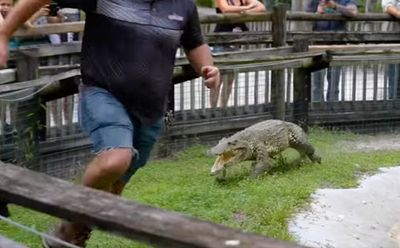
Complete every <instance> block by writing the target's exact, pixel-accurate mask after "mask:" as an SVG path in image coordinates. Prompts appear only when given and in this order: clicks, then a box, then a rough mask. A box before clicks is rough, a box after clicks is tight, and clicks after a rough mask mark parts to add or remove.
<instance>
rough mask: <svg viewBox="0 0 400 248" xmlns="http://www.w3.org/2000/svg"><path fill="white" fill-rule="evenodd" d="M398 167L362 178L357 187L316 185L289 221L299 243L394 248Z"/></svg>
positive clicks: (399, 201) (399, 217)
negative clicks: (337, 187)
mask: <svg viewBox="0 0 400 248" xmlns="http://www.w3.org/2000/svg"><path fill="white" fill-rule="evenodd" d="M399 223H400V167H392V168H383V169H381V170H380V171H379V172H378V173H377V174H375V175H373V176H369V177H366V178H363V179H362V180H361V181H360V185H359V187H358V188H352V189H320V190H318V191H317V192H316V193H315V194H314V195H313V196H312V201H311V203H310V206H309V208H307V209H305V210H304V211H302V212H300V213H299V214H298V215H296V216H295V217H294V219H293V220H292V221H291V222H290V223H289V231H290V232H291V233H292V234H294V235H295V236H296V237H297V239H298V242H299V243H300V244H303V245H306V246H309V247H324V248H339V247H340V248H342V247H343V248H398V247H400V246H399V244H398V242H396V240H397V241H398V240H399V239H400V224H399Z"/></svg>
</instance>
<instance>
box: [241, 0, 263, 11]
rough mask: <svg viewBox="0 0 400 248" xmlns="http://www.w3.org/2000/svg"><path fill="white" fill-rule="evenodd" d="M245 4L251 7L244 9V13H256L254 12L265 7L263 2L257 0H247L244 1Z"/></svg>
mask: <svg viewBox="0 0 400 248" xmlns="http://www.w3.org/2000/svg"><path fill="white" fill-rule="evenodd" d="M246 3H247V5H250V6H253V8H251V9H249V10H245V11H244V12H245V13H256V12H265V11H266V8H265V6H264V4H262V3H261V2H259V1H258V0H247V1H246Z"/></svg>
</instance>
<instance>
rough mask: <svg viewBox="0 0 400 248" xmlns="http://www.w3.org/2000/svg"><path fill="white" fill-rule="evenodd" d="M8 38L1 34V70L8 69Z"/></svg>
mask: <svg viewBox="0 0 400 248" xmlns="http://www.w3.org/2000/svg"><path fill="white" fill-rule="evenodd" d="M7 60H8V38H7V37H5V36H4V35H2V34H1V33H0V69H1V68H5V67H7Z"/></svg>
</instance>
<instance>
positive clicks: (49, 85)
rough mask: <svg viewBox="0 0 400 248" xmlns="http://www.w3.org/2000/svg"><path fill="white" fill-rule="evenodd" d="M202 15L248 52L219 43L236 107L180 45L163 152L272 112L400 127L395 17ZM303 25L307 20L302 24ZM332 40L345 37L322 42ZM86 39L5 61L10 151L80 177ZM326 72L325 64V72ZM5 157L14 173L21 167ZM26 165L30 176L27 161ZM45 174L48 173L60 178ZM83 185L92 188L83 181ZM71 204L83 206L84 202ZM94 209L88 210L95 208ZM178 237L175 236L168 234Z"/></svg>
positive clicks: (308, 121)
mask: <svg viewBox="0 0 400 248" xmlns="http://www.w3.org/2000/svg"><path fill="white" fill-rule="evenodd" d="M316 20H346V21H348V26H349V29H348V30H352V31H344V32H329V31H327V32H311V31H310V30H309V27H310V26H309V25H307V23H310V22H312V21H316ZM240 21H246V22H249V27H250V31H249V32H246V33H242V32H239V33H213V32H212V30H213V27H214V25H215V23H217V22H220V23H223V22H240ZM201 22H202V28H203V30H204V32H205V37H206V39H207V41H208V43H209V44H210V45H211V46H214V45H216V44H223V45H232V46H238V45H240V48H241V49H240V50H239V51H235V52H229V53H218V54H214V59H215V62H216V64H217V65H218V66H219V67H220V69H221V72H222V75H223V78H224V79H225V80H224V82H226V81H228V77H230V76H231V75H233V76H234V78H235V80H234V83H233V89H232V94H231V96H230V99H229V100H228V102H227V106H225V107H210V96H209V91H208V90H207V89H206V88H205V87H204V86H203V84H202V81H201V79H199V78H197V75H196V73H195V72H194V71H193V70H192V69H191V67H190V65H189V64H188V62H187V61H186V59H185V57H184V56H183V55H182V54H181V53H178V55H177V59H176V67H175V72H174V77H173V80H172V81H173V88H172V89H171V95H170V101H169V108H170V110H172V111H173V112H174V121H173V123H172V125H171V127H170V128H169V129H168V130H167V131H166V133H165V134H164V135H163V137H162V138H161V140H160V142H159V145H158V147H157V149H156V151H155V153H156V155H160V156H163V155H168V154H171V153H174V152H176V151H177V150H179V149H181V148H184V147H186V146H189V145H192V144H193V143H194V142H198V141H200V142H202V143H213V142H216V141H217V140H218V139H219V138H220V137H221V136H223V135H226V134H229V133H232V132H234V131H236V130H238V129H242V128H244V127H247V126H249V125H251V124H253V123H255V122H258V121H261V120H265V119H271V118H276V119H285V120H288V121H293V122H296V123H298V124H300V125H301V126H302V127H303V128H304V129H307V128H308V127H309V126H312V125H318V126H328V127H338V128H343V127H344V128H350V129H353V130H357V131H360V132H371V131H380V130H385V131H396V130H398V126H399V125H398V124H399V123H400V110H399V108H398V106H400V105H399V104H400V98H399V97H400V96H399V95H397V94H396V93H394V92H397V91H398V87H400V85H398V83H395V84H394V85H392V83H391V82H393V79H390V77H392V76H394V77H395V78H397V79H398V78H399V74H400V73H399V67H398V66H397V64H400V45H399V44H400V35H399V34H398V33H397V32H393V31H383V30H384V29H385V28H386V27H387V26H388V23H392V22H394V19H392V18H391V17H390V16H387V15H385V14H359V15H357V16H356V17H353V18H344V17H342V16H340V15H315V14H309V13H301V12H288V11H287V10H286V8H285V7H284V6H277V7H275V8H274V10H273V11H272V12H268V13H266V14H252V15H236V14H232V15H208V16H201ZM301 23H303V24H304V25H300V24H301ZM360 23H365V25H364V26H363V25H361V24H360ZM300 27H305V29H304V30H300V29H299V28H300ZM82 30H83V23H82V22H78V23H68V24H63V25H61V24H57V25H54V26H51V25H46V26H43V27H38V28H37V29H33V30H28V31H26V30H25V31H23V30H22V31H19V32H17V34H16V35H17V36H26V35H32V34H35V33H41V34H43V33H48V34H51V33H64V32H66V31H73V32H79V31H82ZM327 40H329V41H330V42H331V43H335V44H336V45H329V46H326V45H323V43H324V42H325V41H327ZM390 43H391V44H390ZM80 48H81V43H80V42H72V43H66V44H61V45H56V46H50V45H41V46H37V47H31V48H21V49H19V50H16V51H13V52H12V54H11V60H10V61H11V62H10V68H9V69H5V70H1V71H0V146H1V150H0V158H1V160H3V161H10V162H12V163H15V164H19V165H24V166H26V167H28V168H31V169H34V170H37V171H40V172H46V173H47V174H50V175H53V176H57V177H63V178H71V177H73V176H75V175H76V174H77V173H79V171H80V170H81V169H82V167H83V166H84V164H85V163H86V161H87V160H88V159H90V155H89V151H90V142H89V140H88V139H87V137H86V136H85V135H84V134H82V132H81V131H80V129H79V126H78V120H77V102H78V98H77V95H76V93H77V90H78V84H79V83H80V71H79V52H80ZM328 67H330V68H332V69H335V68H336V69H338V70H340V81H339V85H338V87H337V89H335V91H337V92H338V95H337V99H335V100H329V99H326V97H325V95H326V94H327V92H328V91H329V89H327V87H326V85H325V84H324V85H323V87H322V89H321V91H322V93H320V94H319V95H316V94H315V93H314V90H315V76H316V75H317V73H320V72H318V71H319V70H321V69H324V68H328ZM325 77H326V75H323V78H324V82H325ZM222 94H226V92H222ZM1 166H2V167H3V166H4V169H6V170H7V173H10V175H11V174H12V173H17V172H16V171H18V170H19V169H16V168H13V167H12V166H7V165H1ZM7 173H6V174H5V175H0V177H2V179H1V180H0V192H1V193H2V195H3V194H5V195H6V196H7V198H6V200H8V201H10V202H15V203H17V204H22V205H24V206H26V207H33V208H35V209H37V210H40V211H42V210H44V209H47V208H48V207H50V209H52V208H56V207H57V206H58V207H59V206H60V205H58V204H60V202H59V201H56V198H54V199H49V202H52V201H53V200H54V203H56V204H53V205H51V206H50V205H48V204H49V202H44V201H45V199H44V200H41V199H40V197H39V196H38V197H35V195H34V192H28V191H27V192H17V191H16V190H17V189H15V191H14V188H12V189H10V188H9V185H8V184H7V183H3V182H7V180H11V179H12V178H11V177H9V176H10V175H7ZM18 173H26V175H27V177H29V176H30V175H28V174H29V173H28V172H25V171H24V172H22V171H21V172H18ZM8 177H9V178H8ZM35 177H38V178H39V177H45V176H44V175H35ZM41 179H43V180H44V179H45V182H47V180H53V179H48V178H41ZM13 180H14V179H13ZM54 180H55V179H54ZM21 183H22V181H21ZM23 183H27V182H25V181H24V182H23ZM57 183H60V184H61V185H63V184H62V183H61V182H57ZM23 186H24V187H28V188H30V187H32V188H34V187H36V186H34V185H23ZM64 186H65V187H73V186H69V185H64ZM37 187H44V186H43V185H38V186H37ZM74 190H76V191H77V192H81V193H82V192H86V191H85V190H86V189H77V188H74ZM87 190H89V191H90V189H87ZM89 191H88V192H89ZM82 194H83V193H82ZM85 194H86V193H85ZM88 194H91V193H88ZM24 197H25V198H27V199H25V198H24ZM77 197H78V196H77ZM79 197H81V196H79ZM79 197H78V198H79ZM78 198H77V200H78ZM107 199H108V198H107ZM110 200H111V198H110ZM112 200H113V201H114V200H115V199H112ZM121 202H122V200H121ZM26 203H28V204H26ZM124 204H125V203H124ZM93 207H95V206H93ZM131 207H132V206H130V207H127V208H126V209H129V211H133V210H134V208H135V207H132V208H131ZM71 209H73V210H74V211H75V210H77V209H76V207H75V206H71ZM71 209H68V211H70V210H71ZM126 209H125V210H126ZM65 211H67V210H66V209H63V208H59V209H57V210H54V211H53V210H51V211H49V212H48V213H50V214H54V215H56V216H58V217H62V218H63V217H67V214H66V212H65ZM139 212H140V211H139ZM156 212H157V211H156ZM85 214H88V212H86V210H85ZM155 214H156V215H159V214H163V213H159V212H157V213H155ZM68 216H69V215H68ZM114 217H115V216H114ZM85 221H87V222H88V223H94V224H96V225H98V226H99V227H100V228H103V229H105V230H110V231H116V232H119V233H121V234H126V233H128V229H124V228H126V227H122V226H119V224H120V223H113V225H112V227H109V226H106V225H105V224H104V223H105V222H101V221H105V220H101V221H100V220H96V219H94V217H93V216H90V215H86V217H85ZM185 221H186V220H185ZM166 225H168V224H167V223H166ZM139 226H140V225H139ZM131 231H132V230H131V229H129V232H131ZM136 231H137V232H138V233H137V235H134V238H138V239H140V240H142V239H143V240H150V241H154V240H160V239H161V236H160V235H159V234H157V233H154V232H153V231H150V233H149V234H148V236H147V237H142V230H136ZM171 235H172V236H174V235H176V234H171ZM206 235H210V234H209V233H207V234H206ZM145 236H146V235H145ZM189 236H190V235H189ZM0 238H1V237H0ZM164 238H165V237H164ZM257 239H258V238H254V239H252V241H251V242H256V241H255V240H257ZM262 240H263V239H262ZM170 241H171V240H169V239H167V241H166V242H167V243H168V242H170ZM263 241H264V240H263ZM0 242H3V241H2V240H0ZM4 242H6V241H4ZM182 242H183V243H185V244H184V245H183V246H182V247H213V246H206V245H204V244H200V243H199V244H198V245H197V246H196V245H195V246H193V244H197V243H196V242H199V241H198V240H185V241H182ZM213 242H214V241H213ZM269 242H272V241H268V242H266V243H263V244H261V242H260V244H261V245H260V246H256V245H254V246H251V247H280V246H273V245H272V243H269ZM174 244H175V243H174ZM188 244H190V245H191V246H190V245H188ZM185 245H186V246H185ZM216 247H221V246H216ZM244 247H246V246H244ZM281 247H292V246H290V245H287V246H285V245H282V246H281Z"/></svg>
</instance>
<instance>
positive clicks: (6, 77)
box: [0, 69, 17, 84]
mask: <svg viewBox="0 0 400 248" xmlns="http://www.w3.org/2000/svg"><path fill="white" fill-rule="evenodd" d="M16 71H17V70H16V69H3V70H0V84H5V83H10V82H14V81H15V79H16Z"/></svg>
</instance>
